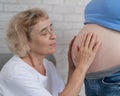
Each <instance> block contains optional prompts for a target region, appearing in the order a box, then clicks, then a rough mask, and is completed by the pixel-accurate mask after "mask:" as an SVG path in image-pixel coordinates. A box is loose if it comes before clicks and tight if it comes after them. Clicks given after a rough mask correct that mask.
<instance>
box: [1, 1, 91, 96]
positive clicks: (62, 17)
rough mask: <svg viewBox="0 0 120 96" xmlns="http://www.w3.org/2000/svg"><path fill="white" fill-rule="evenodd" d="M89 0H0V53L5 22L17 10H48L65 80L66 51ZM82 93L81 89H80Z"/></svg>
mask: <svg viewBox="0 0 120 96" xmlns="http://www.w3.org/2000/svg"><path fill="white" fill-rule="evenodd" d="M89 1H90V0H0V53H7V52H9V51H8V48H7V45H6V41H5V34H6V28H7V23H8V21H9V19H10V18H11V17H12V16H13V15H14V14H15V13H17V12H20V11H23V10H26V9H28V8H33V7H38V8H44V9H46V10H47V11H48V13H49V15H50V19H51V20H52V22H53V25H54V28H55V33H56V35H57V48H58V50H57V53H56V54H55V57H56V60H57V66H56V68H57V69H58V72H59V73H60V74H61V76H62V78H63V79H64V80H65V81H66V77H67V72H68V68H67V67H68V66H67V63H68V62H67V51H68V45H69V42H70V40H71V39H72V37H73V36H74V35H76V34H77V33H78V32H79V31H80V29H81V27H82V26H83V21H84V16H83V15H84V14H83V12H84V8H85V5H86V4H87V3H88V2H89ZM82 93H83V91H82ZM82 96H83V95H82Z"/></svg>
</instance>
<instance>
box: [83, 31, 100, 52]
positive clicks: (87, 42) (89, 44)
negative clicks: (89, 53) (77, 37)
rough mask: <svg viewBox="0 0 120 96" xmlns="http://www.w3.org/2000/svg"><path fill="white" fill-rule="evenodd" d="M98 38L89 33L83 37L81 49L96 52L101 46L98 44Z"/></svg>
mask: <svg viewBox="0 0 120 96" xmlns="http://www.w3.org/2000/svg"><path fill="white" fill-rule="evenodd" d="M96 42H97V36H96V35H95V34H93V33H87V34H84V35H83V39H82V43H81V47H84V48H86V49H91V50H93V49H94V50H96V51H97V49H98V48H99V46H100V44H99V43H100V42H97V43H96Z"/></svg>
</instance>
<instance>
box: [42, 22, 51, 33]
mask: <svg viewBox="0 0 120 96" xmlns="http://www.w3.org/2000/svg"><path fill="white" fill-rule="evenodd" d="M51 26H53V24H52V23H51V24H50V27H51ZM48 27H49V26H47V27H45V28H43V29H42V30H41V31H40V32H42V31H44V30H46V29H47V28H48Z"/></svg>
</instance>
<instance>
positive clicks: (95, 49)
mask: <svg viewBox="0 0 120 96" xmlns="http://www.w3.org/2000/svg"><path fill="white" fill-rule="evenodd" d="M100 45H101V42H96V44H95V45H94V47H93V52H95V53H97V51H98V49H99V47H100Z"/></svg>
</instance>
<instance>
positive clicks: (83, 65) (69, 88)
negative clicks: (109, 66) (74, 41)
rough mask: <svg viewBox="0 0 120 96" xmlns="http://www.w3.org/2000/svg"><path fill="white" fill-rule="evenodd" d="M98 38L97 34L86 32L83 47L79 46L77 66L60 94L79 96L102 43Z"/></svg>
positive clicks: (62, 95)
mask: <svg viewBox="0 0 120 96" xmlns="http://www.w3.org/2000/svg"><path fill="white" fill-rule="evenodd" d="M96 38H97V36H96V35H95V34H92V33H88V34H84V36H83V39H82V43H81V47H80V48H77V49H78V50H77V51H78V52H77V54H76V68H75V70H74V71H73V73H72V75H71V77H70V78H69V80H68V82H67V85H66V87H65V88H64V90H63V91H62V92H61V93H60V95H59V96H77V95H78V94H79V92H80V89H81V87H82V84H83V81H84V78H85V74H86V72H87V70H88V68H89V66H90V65H91V64H92V61H93V60H94V58H95V55H96V53H97V51H98V49H99V47H100V44H101V43H100V42H99V41H97V39H96ZM73 89H74V90H73Z"/></svg>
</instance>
